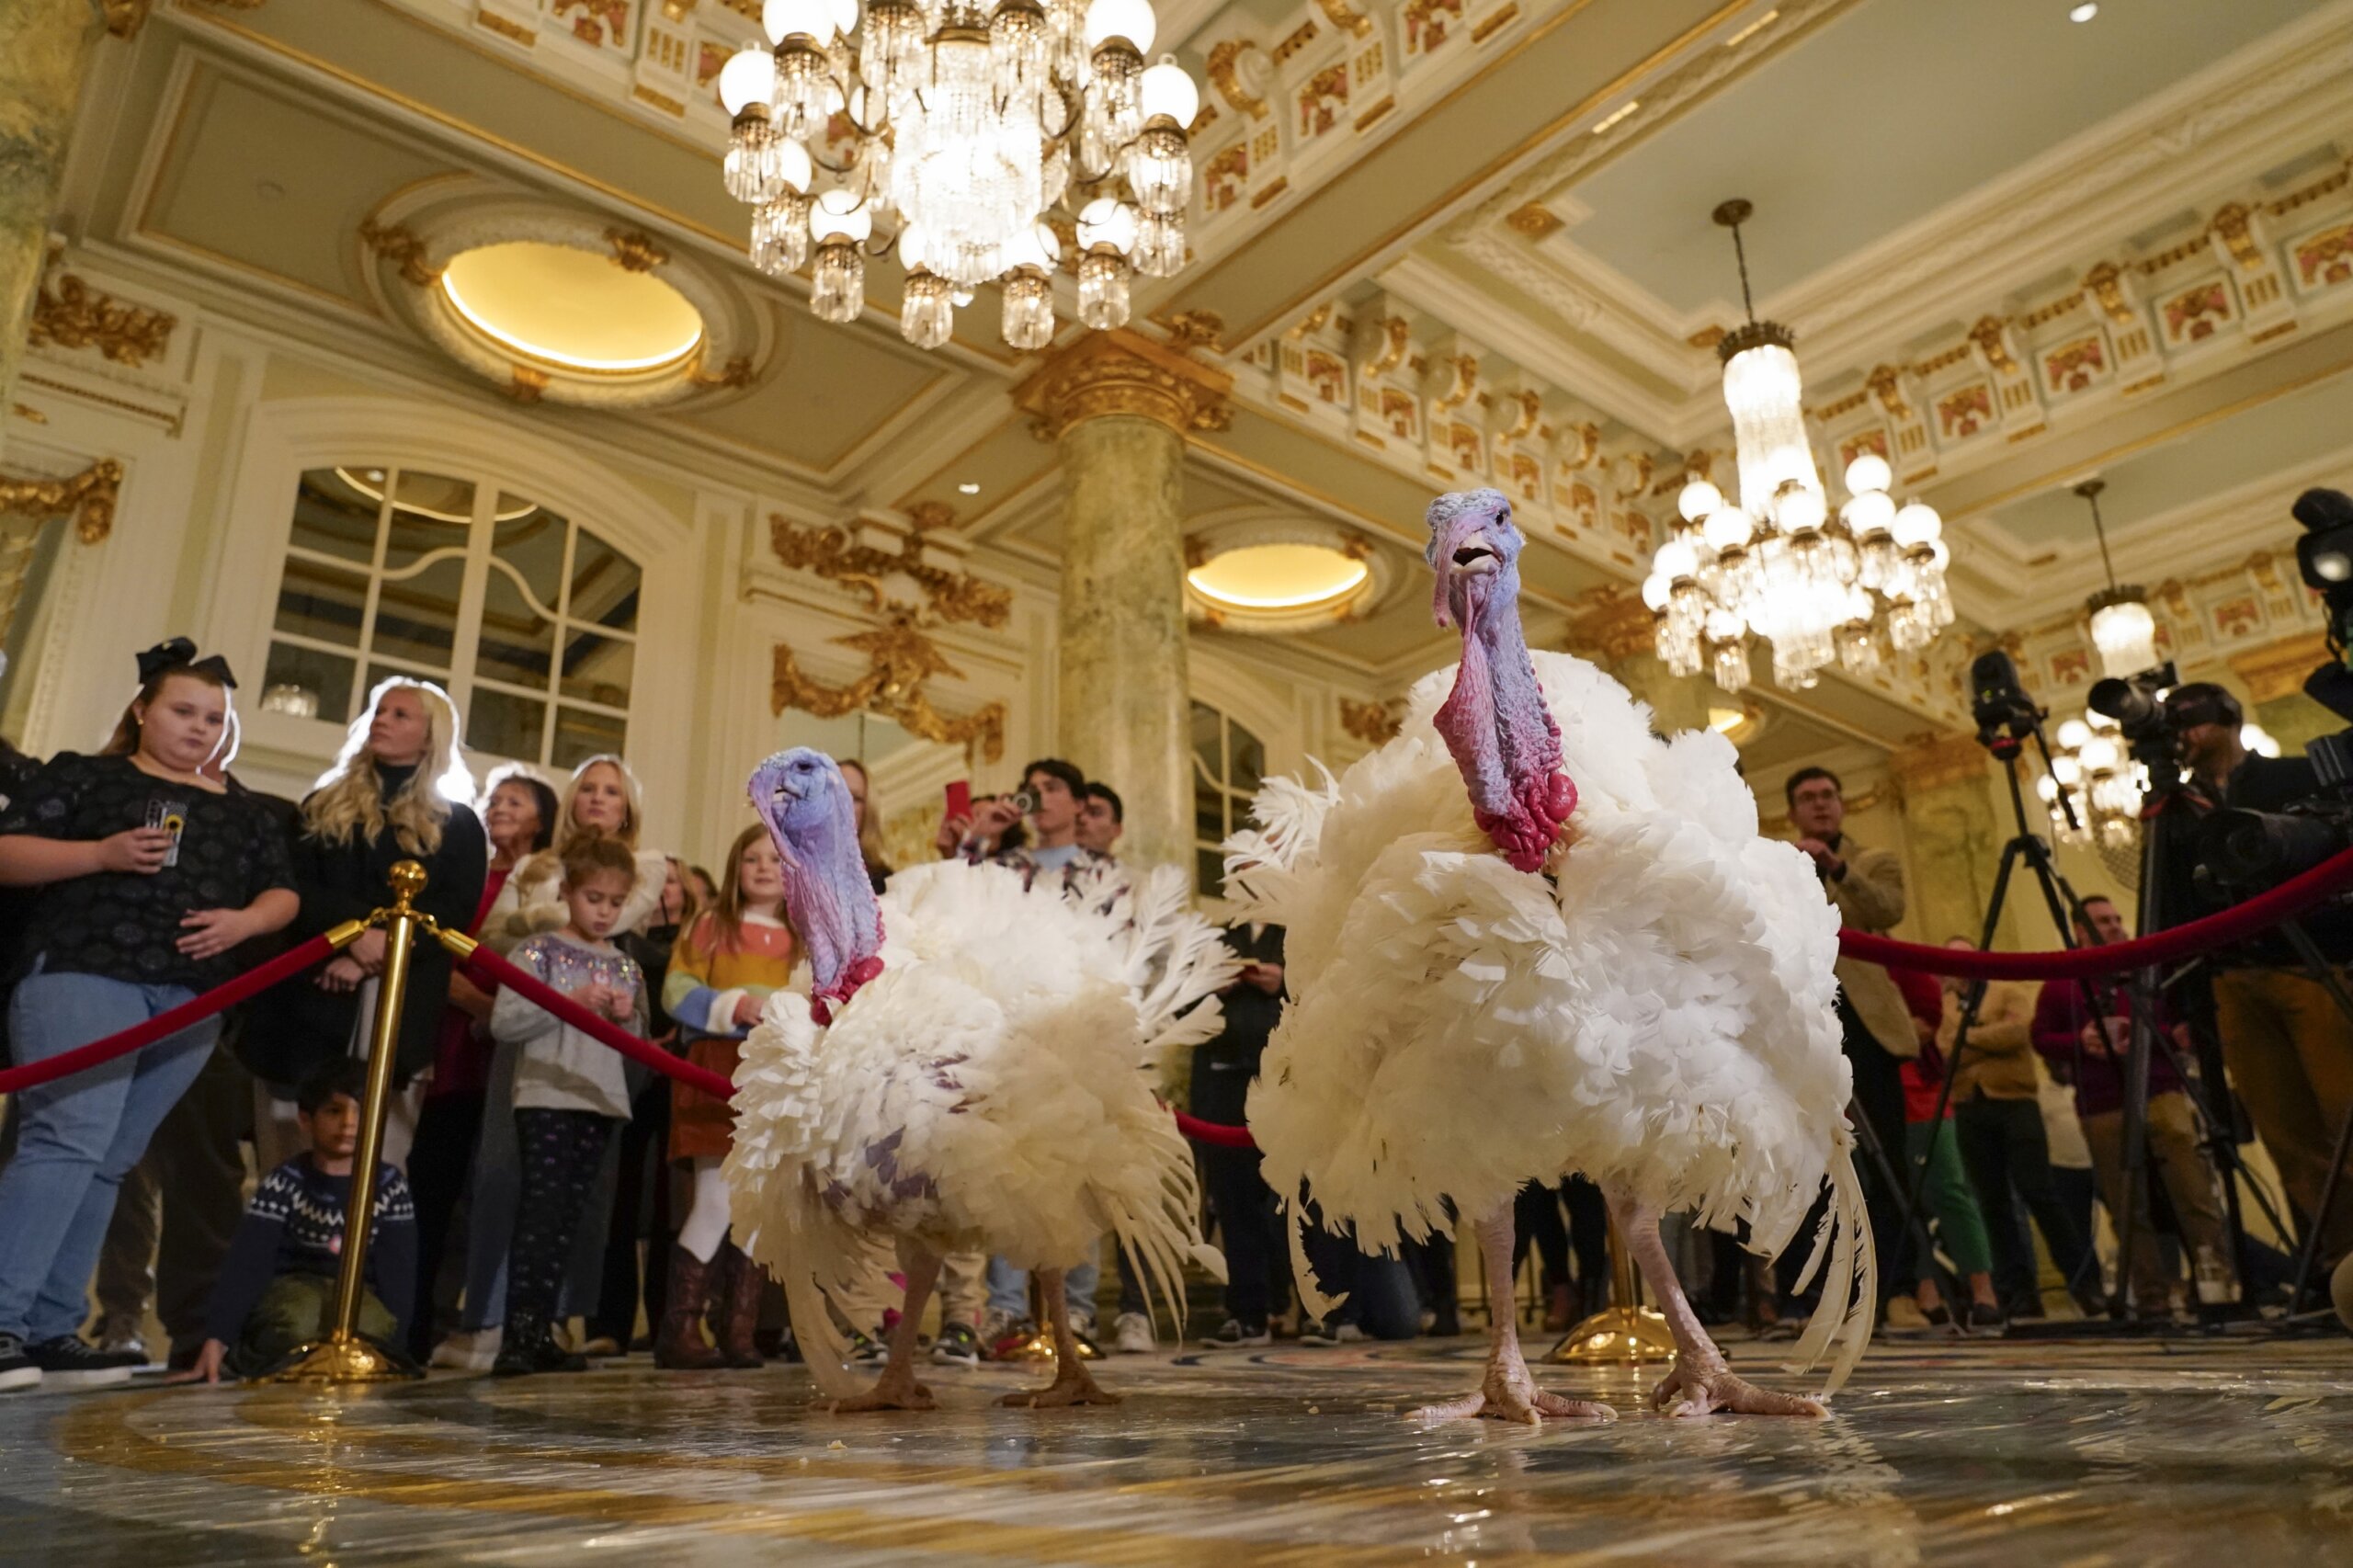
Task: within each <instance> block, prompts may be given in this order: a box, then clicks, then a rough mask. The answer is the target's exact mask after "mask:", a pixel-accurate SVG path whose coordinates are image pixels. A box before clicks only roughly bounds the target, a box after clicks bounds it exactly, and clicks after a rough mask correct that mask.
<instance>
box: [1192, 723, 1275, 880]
mask: <svg viewBox="0 0 2353 1568" xmlns="http://www.w3.org/2000/svg"><path fill="white" fill-rule="evenodd" d="M1266 772H1267V748H1266V746H1265V745H1264V744H1261V743H1260V741H1259V739H1258V737H1257V736H1256V735H1254V734H1252V733H1250V732H1249V731H1247V730H1245V729H1244V728H1243V727H1242V726H1241V725H1239V724H1237V723H1235V722H1233V720H1232V719H1230V718H1228V717H1226V715H1224V714H1223V713H1221V712H1219V711H1218V710H1216V709H1214V708H1212V707H1211V706H1210V705H1209V704H1208V703H1206V702H1196V703H1194V704H1193V885H1194V887H1195V889H1196V890H1197V891H1199V892H1203V893H1207V894H1210V895H1211V896H1212V897H1214V896H1216V895H1218V894H1220V893H1222V892H1224V891H1225V856H1224V854H1223V852H1222V850H1221V849H1220V848H1219V846H1220V845H1222V844H1223V843H1224V842H1225V836H1226V835H1228V834H1230V833H1232V832H1233V830H1234V829H1235V828H1237V827H1239V826H1241V825H1242V824H1244V823H1245V822H1247V821H1248V820H1249V818H1250V797H1251V796H1253V795H1255V794H1256V793H1257V792H1258V782H1259V780H1260V779H1261V778H1264V777H1265V776H1266Z"/></svg>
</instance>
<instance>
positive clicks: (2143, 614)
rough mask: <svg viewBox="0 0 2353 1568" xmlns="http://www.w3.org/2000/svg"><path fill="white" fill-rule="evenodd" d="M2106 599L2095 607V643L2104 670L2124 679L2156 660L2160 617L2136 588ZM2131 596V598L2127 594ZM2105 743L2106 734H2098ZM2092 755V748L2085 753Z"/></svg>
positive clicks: (2119, 591) (2114, 592)
mask: <svg viewBox="0 0 2353 1568" xmlns="http://www.w3.org/2000/svg"><path fill="white" fill-rule="evenodd" d="M2110 594H2112V595H2113V596H2114V597H2110V595H2109V594H2103V595H2101V596H2099V597H2100V598H2102V599H2104V600H2105V601H2106V602H2105V603H2101V604H2098V605H2097V607H2096V608H2094V609H2093V610H2092V622H2091V633H2092V646H2093V647H2094V648H2095V649H2097V650H2098V653H2099V663H2100V668H2101V670H2102V671H2103V672H2104V673H2106V674H2107V675H2109V676H2113V677H2115V678H2117V679H2119V680H2121V679H2123V678H2125V677H2127V676H2135V675H2138V674H2140V673H2141V672H2142V671H2143V670H2145V669H2148V668H2150V667H2152V666H2153V665H2155V664H2156V662H2157V619H2156V617H2154V615H2151V614H2150V613H2149V606H2148V603H2147V601H2146V600H2144V599H2143V598H2142V597H2140V590H2139V589H2137V588H2126V589H2115V590H2110ZM2127 595H2129V596H2130V597H2125V596H2127ZM2095 739H2096V740H2098V741H2100V742H2102V743H2103V744H2106V737H2104V736H2100V737H2095ZM2089 755H2090V753H2089V748H2086V756H2089Z"/></svg>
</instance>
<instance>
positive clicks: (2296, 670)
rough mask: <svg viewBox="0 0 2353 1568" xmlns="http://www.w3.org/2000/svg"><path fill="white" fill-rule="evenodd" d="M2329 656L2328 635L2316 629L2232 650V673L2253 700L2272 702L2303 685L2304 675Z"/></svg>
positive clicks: (2300, 688)
mask: <svg viewBox="0 0 2353 1568" xmlns="http://www.w3.org/2000/svg"><path fill="white" fill-rule="evenodd" d="M2327 657H2328V639H2327V637H2326V636H2325V635H2323V634H2322V633H2320V632H2318V631H2299V632H2297V633H2296V634H2295V635H2293V636H2291V637H2283V638H2280V639H2279V641H2278V642H2267V643H2265V644H2264V645H2263V646H2262V647H2260V648H2248V649H2245V650H2242V651H2241V652H2239V653H2233V654H2232V655H2231V657H2230V661H2229V662H2230V666H2231V671H2232V673H2233V674H2234V675H2236V676H2238V677H2239V678H2240V679H2241V680H2243V681H2245V682H2246V694H2247V696H2248V698H2249V699H2252V700H2254V701H2256V702H2271V701H2275V700H2277V699H2279V698H2282V697H2290V696H2293V695H2294V694H2295V693H2297V692H2299V691H2302V690H2303V689H2304V677H2305V676H2309V675H2311V674H2312V673H2313V670H2314V669H2316V668H2317V667H2319V665H2320V663H2321V661H2322V660H2324V659H2325V658H2327Z"/></svg>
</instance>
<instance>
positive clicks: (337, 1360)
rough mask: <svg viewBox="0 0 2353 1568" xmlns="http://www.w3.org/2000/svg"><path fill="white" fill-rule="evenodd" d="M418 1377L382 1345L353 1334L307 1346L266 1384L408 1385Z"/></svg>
mask: <svg viewBox="0 0 2353 1568" xmlns="http://www.w3.org/2000/svg"><path fill="white" fill-rule="evenodd" d="M417 1375H418V1374H417V1373H416V1372H415V1369H412V1368H410V1367H409V1366H408V1365H407V1363H405V1362H404V1361H403V1360H402V1359H401V1358H399V1357H397V1356H395V1355H393V1354H392V1352H391V1351H389V1350H386V1349H384V1348H383V1347H382V1346H378V1345H374V1344H371V1343H369V1341H367V1340H365V1339H362V1338H360V1337H359V1336H358V1335H352V1336H351V1337H349V1338H343V1337H339V1336H334V1335H330V1336H329V1337H327V1338H325V1339H321V1340H318V1341H315V1342H313V1343H312V1344H309V1345H305V1346H302V1347H301V1349H299V1350H296V1351H295V1352H294V1353H293V1356H292V1358H290V1360H289V1361H288V1362H287V1363H286V1364H285V1365H284V1366H282V1367H280V1368H278V1369H277V1370H276V1371H274V1372H272V1373H270V1374H269V1375H268V1377H267V1378H266V1379H265V1380H264V1381H267V1382H273V1383H390V1382H405V1381H408V1380H409V1379H411V1378H414V1377H416V1376H417Z"/></svg>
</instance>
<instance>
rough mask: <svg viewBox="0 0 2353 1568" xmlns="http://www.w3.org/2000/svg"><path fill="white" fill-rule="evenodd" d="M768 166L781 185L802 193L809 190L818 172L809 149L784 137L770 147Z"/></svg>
mask: <svg viewBox="0 0 2353 1568" xmlns="http://www.w3.org/2000/svg"><path fill="white" fill-rule="evenodd" d="M768 166H769V171H770V173H772V174H773V175H774V176H775V177H776V183H777V184H778V185H779V186H781V187H784V188H786V189H789V190H793V191H797V192H801V193H806V192H807V190H808V189H809V182H810V180H811V179H813V177H815V176H816V173H817V171H816V169H815V167H814V166H813V165H811V163H810V162H809V149H808V148H806V147H803V146H802V145H801V143H800V142H793V141H790V140H787V139H785V138H782V137H779V138H778V139H777V142H776V144H775V146H773V147H772V148H770V149H769V152H768Z"/></svg>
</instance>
